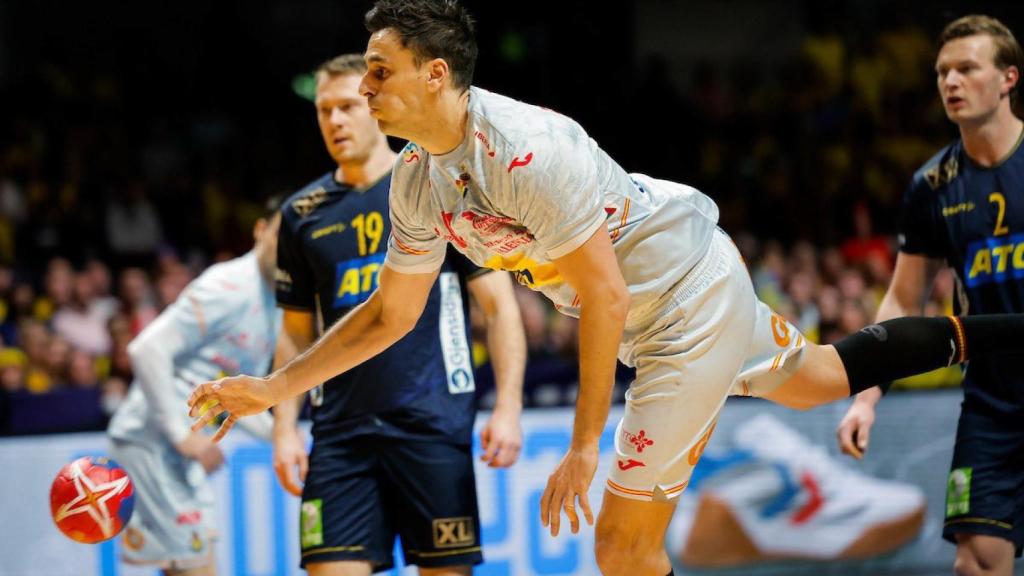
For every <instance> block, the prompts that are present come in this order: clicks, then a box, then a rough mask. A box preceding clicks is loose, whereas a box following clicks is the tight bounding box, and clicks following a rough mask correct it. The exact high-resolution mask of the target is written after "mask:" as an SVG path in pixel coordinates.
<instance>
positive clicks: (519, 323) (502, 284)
mask: <svg viewBox="0 0 1024 576" xmlns="http://www.w3.org/2000/svg"><path fill="white" fill-rule="evenodd" d="M469 292H470V294H472V296H473V299H474V300H476V302H477V304H479V305H480V308H481V310H483V313H484V321H485V323H486V325H487V350H488V352H489V353H490V356H491V368H492V369H493V370H494V383H495V388H496V389H497V392H498V399H497V401H496V402H495V404H494V412H493V413H492V414H491V417H490V419H488V420H487V424H486V425H485V426H484V428H483V431H481V433H480V443H481V445H482V446H483V449H484V454H483V460H484V461H485V462H487V463H488V464H489V465H490V466H492V467H499V468H500V467H506V466H511V465H512V464H514V463H515V461H516V459H517V458H519V449H520V447H521V446H522V430H521V429H520V427H519V415H520V414H521V413H522V411H523V372H524V371H525V369H526V335H525V333H524V332H523V319H522V316H521V315H520V313H519V304H518V302H517V301H516V295H515V289H514V288H513V286H512V279H511V278H510V277H509V275H508V273H506V272H489V273H487V274H483V275H481V276H477V277H475V278H473V279H472V280H470V281H469Z"/></svg>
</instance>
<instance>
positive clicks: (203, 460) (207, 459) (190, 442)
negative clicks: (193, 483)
mask: <svg viewBox="0 0 1024 576" xmlns="http://www.w3.org/2000/svg"><path fill="white" fill-rule="evenodd" d="M175 448H177V449H178V452H179V453H180V454H181V455H182V456H184V457H186V458H191V459H192V460H196V461H198V462H199V464H201V465H202V467H203V470H206V473H207V474H212V473H213V472H216V471H217V470H218V469H219V468H220V467H221V466H223V465H224V452H222V451H221V449H220V446H217V444H215V443H214V442H213V440H211V439H210V437H209V436H207V435H206V434H203V433H201V432H192V433H191V434H189V435H188V436H186V437H185V439H184V440H182V441H181V442H179V443H178V444H177V445H176V446H175Z"/></svg>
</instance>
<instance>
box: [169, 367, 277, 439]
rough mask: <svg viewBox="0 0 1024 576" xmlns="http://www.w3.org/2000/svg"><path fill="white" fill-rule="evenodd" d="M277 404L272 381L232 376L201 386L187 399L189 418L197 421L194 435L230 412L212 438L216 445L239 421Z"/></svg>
mask: <svg viewBox="0 0 1024 576" xmlns="http://www.w3.org/2000/svg"><path fill="white" fill-rule="evenodd" d="M275 403H276V402H275V399H274V398H273V395H272V394H271V387H270V379H269V378H254V377H252V376H244V375H243V376H231V377H229V378H221V379H220V380H217V381H215V382H206V383H205V384H200V385H199V386H198V387H197V388H196V389H195V390H193V391H192V396H191V397H190V398H189V399H188V407H189V411H188V415H189V416H190V417H192V418H195V419H196V421H195V422H193V423H192V430H193V431H195V430H199V429H201V428H202V427H203V426H206V425H207V424H209V423H210V422H213V419H214V418H216V417H217V415H219V414H220V413H221V412H227V418H225V419H224V422H222V423H221V425H220V428H219V429H217V433H216V434H214V435H213V441H214V442H217V441H219V440H220V439H221V438H223V437H224V435H225V434H227V433H228V430H231V427H232V426H234V425H235V422H237V421H238V419H239V418H241V417H242V416H250V415H252V414H257V413H259V412H262V411H264V410H266V409H268V408H270V407H271V406H273V405H274V404H275Z"/></svg>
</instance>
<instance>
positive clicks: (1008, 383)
mask: <svg viewBox="0 0 1024 576" xmlns="http://www.w3.org/2000/svg"><path fill="white" fill-rule="evenodd" d="M1022 136H1024V135H1022ZM900 250H901V251H902V252H905V253H907V254H918V255H923V256H928V257H931V258H941V259H945V260H946V262H947V263H948V264H949V266H950V267H951V268H952V269H953V271H954V272H955V273H956V277H957V280H958V286H957V289H958V292H959V293H960V296H961V298H960V300H961V301H960V302H958V303H957V304H958V308H959V309H960V310H959V311H960V312H967V313H970V314H996V313H1011V312H1016V313H1020V312H1024V151H1022V150H1021V147H1020V141H1018V142H1017V145H1016V147H1015V148H1014V150H1013V151H1012V152H1011V153H1010V154H1009V156H1007V158H1006V159H1005V160H1003V161H1002V163H1000V164H998V165H996V166H993V167H991V168H985V167H982V166H978V165H977V164H975V163H974V162H973V161H972V160H971V159H970V158H969V157H968V156H967V154H966V152H965V151H964V147H963V143H962V141H960V140H957V141H955V142H954V143H952V144H950V145H949V146H947V147H946V148H944V149H942V150H941V151H940V152H939V153H938V154H936V155H935V156H934V157H933V158H932V159H931V160H929V161H928V162H927V163H925V165H924V166H922V167H921V168H920V169H919V170H918V171H917V173H916V174H915V175H914V178H913V180H912V182H911V185H910V188H909V189H908V190H907V192H906V194H905V195H904V199H903V210H902V217H901V224H900ZM964 388H965V393H966V394H972V395H975V396H977V397H980V398H982V399H983V400H985V401H986V402H987V403H988V404H989V405H990V406H992V407H993V408H995V409H998V410H1001V411H1012V410H1019V409H1020V407H1021V405H1022V403H1024V356H1020V355H1006V356H996V357H981V358H975V359H974V360H971V362H970V365H969V367H968V369H967V375H966V377H965V379H964Z"/></svg>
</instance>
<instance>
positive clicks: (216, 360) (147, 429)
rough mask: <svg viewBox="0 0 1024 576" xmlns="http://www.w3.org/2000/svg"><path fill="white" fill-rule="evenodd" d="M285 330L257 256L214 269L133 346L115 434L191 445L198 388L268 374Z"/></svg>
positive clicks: (114, 421)
mask: <svg viewBox="0 0 1024 576" xmlns="http://www.w3.org/2000/svg"><path fill="white" fill-rule="evenodd" d="M280 325H281V312H280V310H278V309H277V306H276V302H275V299H274V291H273V289H272V287H271V286H270V284H269V283H268V282H267V281H266V280H264V279H263V277H262V276H261V274H260V270H259V265H258V263H257V259H256V254H255V252H249V253H248V254H246V255H244V256H241V257H239V258H235V259H234V260H231V261H228V262H224V263H221V264H216V265H214V266H211V267H210V268H208V269H207V270H206V271H205V272H203V274H202V275H200V276H199V277H198V278H196V279H195V280H193V281H192V282H191V283H190V284H189V285H188V287H187V288H185V290H184V291H183V292H182V293H181V295H180V296H179V297H178V299H177V300H175V301H174V303H173V304H171V305H170V306H168V307H167V309H166V310H164V311H163V312H162V313H161V314H160V316H159V317H157V318H156V319H155V320H154V321H153V322H152V323H151V324H150V325H149V326H147V327H146V328H145V330H143V331H142V332H141V333H140V334H139V335H138V336H137V337H136V338H135V339H134V340H132V342H131V344H129V346H128V351H129V353H130V354H131V357H132V368H133V370H134V371H135V381H134V382H133V384H132V387H131V390H130V391H129V393H128V397H127V398H126V399H125V401H124V402H123V403H122V404H121V406H120V407H119V408H118V410H117V412H116V413H115V414H114V417H113V419H112V420H111V422H110V426H109V428H108V432H109V434H110V435H111V436H113V437H114V438H118V439H122V440H133V439H139V438H140V436H142V437H148V438H154V437H160V436H163V437H164V438H166V439H167V440H169V441H170V442H171V443H177V442H180V441H181V440H184V439H185V437H186V436H187V435H188V434H189V426H190V424H191V419H190V418H189V416H188V406H187V405H186V401H187V400H188V397H189V395H191V394H192V389H193V388H194V387H195V386H197V385H198V384H201V383H203V382H207V381H210V380H216V379H217V378H221V377H224V376H233V375H236V374H251V375H265V374H266V373H267V371H268V370H269V368H270V363H271V360H272V359H273V356H274V343H275V339H276V337H277V332H278V329H279V328H280ZM263 416H265V415H263ZM244 420H246V419H242V420H240V421H239V423H240V424H241V423H242V422H243V421H244ZM250 424H251V423H250Z"/></svg>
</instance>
